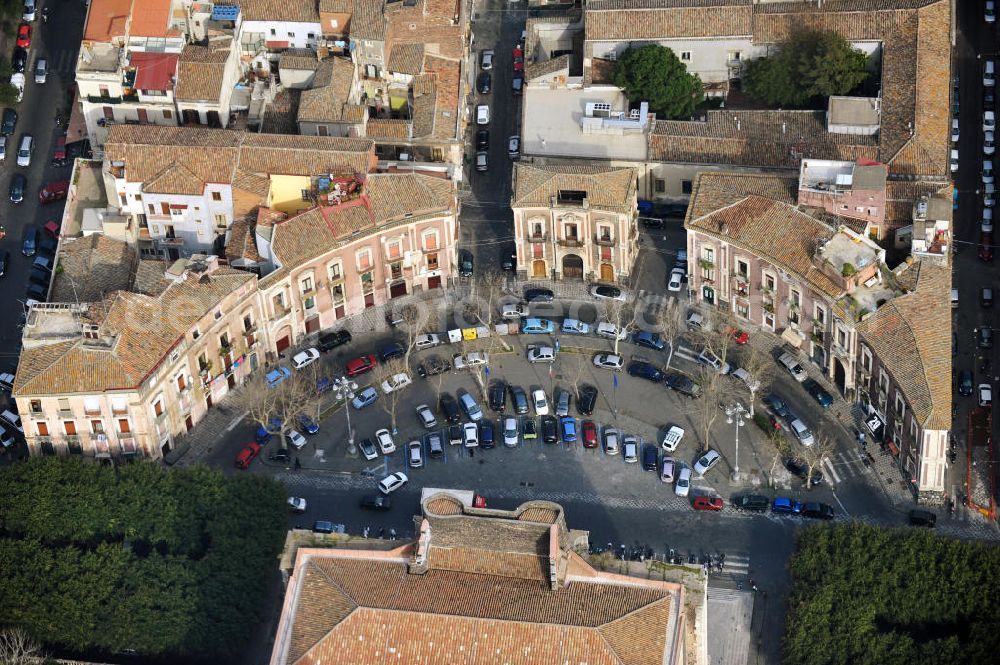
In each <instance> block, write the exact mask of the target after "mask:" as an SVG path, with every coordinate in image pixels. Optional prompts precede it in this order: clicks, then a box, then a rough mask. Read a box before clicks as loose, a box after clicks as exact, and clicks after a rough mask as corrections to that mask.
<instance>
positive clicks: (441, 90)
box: [412, 55, 462, 139]
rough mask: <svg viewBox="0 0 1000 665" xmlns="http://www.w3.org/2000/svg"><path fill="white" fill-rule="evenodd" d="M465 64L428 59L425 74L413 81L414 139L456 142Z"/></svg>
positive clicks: (430, 57)
mask: <svg viewBox="0 0 1000 665" xmlns="http://www.w3.org/2000/svg"><path fill="white" fill-rule="evenodd" d="M461 73H462V72H461V65H460V64H459V63H458V62H456V61H453V60H446V59H444V58H437V57H433V56H429V55H428V56H426V57H425V58H424V74H421V75H420V76H416V77H414V79H413V85H412V94H413V137H414V138H435V139H453V138H455V137H456V132H457V131H458V116H459V104H458V93H459V86H460V83H461Z"/></svg>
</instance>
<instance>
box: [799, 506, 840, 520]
mask: <svg viewBox="0 0 1000 665" xmlns="http://www.w3.org/2000/svg"><path fill="white" fill-rule="evenodd" d="M800 514H801V515H802V516H803V517H811V518H812V519H817V520H832V519H833V506H829V505H827V504H825V503H819V502H811V503H804V504H802V511H801V512H800Z"/></svg>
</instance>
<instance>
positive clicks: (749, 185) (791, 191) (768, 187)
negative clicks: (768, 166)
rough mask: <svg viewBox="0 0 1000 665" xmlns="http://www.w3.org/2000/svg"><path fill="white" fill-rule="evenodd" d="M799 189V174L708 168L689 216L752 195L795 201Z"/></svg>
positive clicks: (793, 202)
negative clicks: (744, 171) (716, 170)
mask: <svg viewBox="0 0 1000 665" xmlns="http://www.w3.org/2000/svg"><path fill="white" fill-rule="evenodd" d="M798 190H799V179H798V177H782V176H776V175H764V174H760V173H727V172H721V171H720V172H712V171H706V172H703V173H701V174H700V175H699V179H698V190H697V191H698V195H697V196H692V197H691V201H690V204H689V205H688V212H687V216H688V217H689V218H692V219H697V218H698V217H702V216H704V215H707V214H709V213H711V212H715V211H716V210H718V209H719V208H724V207H725V206H728V205H732V204H733V203H737V202H738V201H742V200H743V199H744V198H746V197H747V196H750V195H754V196H762V197H764V198H768V199H774V200H776V201H781V202H782V203H788V204H792V205H794V204H795V202H796V200H797V199H798ZM692 191H693V190H692Z"/></svg>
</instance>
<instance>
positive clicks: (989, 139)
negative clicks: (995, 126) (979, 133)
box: [983, 132, 997, 155]
mask: <svg viewBox="0 0 1000 665" xmlns="http://www.w3.org/2000/svg"><path fill="white" fill-rule="evenodd" d="M996 151H997V144H996V142H995V140H994V138H993V132H985V133H984V134H983V154H984V155H992V154H994V153H995V152H996Z"/></svg>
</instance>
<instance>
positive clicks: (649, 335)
mask: <svg viewBox="0 0 1000 665" xmlns="http://www.w3.org/2000/svg"><path fill="white" fill-rule="evenodd" d="M632 343H633V344H637V345H638V346H644V347H646V348H647V349H653V350H654V351H662V350H663V349H664V347H665V346H666V344H664V342H663V340H662V339H660V336H659V335H658V334H657V333H654V332H649V331H648V330H640V331H638V332H636V333H635V334H634V335H632Z"/></svg>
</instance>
